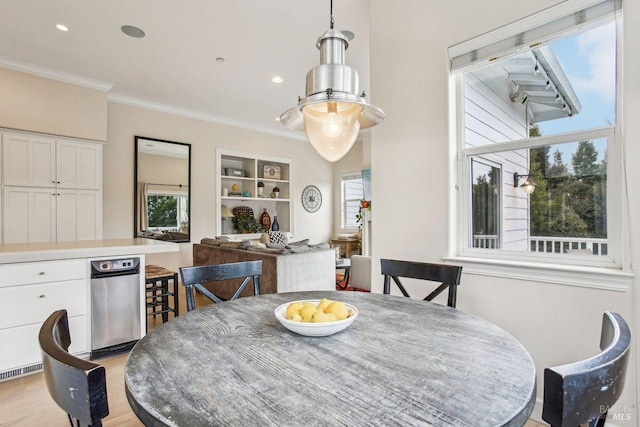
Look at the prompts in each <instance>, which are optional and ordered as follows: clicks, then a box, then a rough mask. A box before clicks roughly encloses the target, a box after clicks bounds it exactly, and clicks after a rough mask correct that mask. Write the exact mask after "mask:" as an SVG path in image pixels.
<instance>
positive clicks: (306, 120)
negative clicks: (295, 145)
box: [280, 0, 384, 162]
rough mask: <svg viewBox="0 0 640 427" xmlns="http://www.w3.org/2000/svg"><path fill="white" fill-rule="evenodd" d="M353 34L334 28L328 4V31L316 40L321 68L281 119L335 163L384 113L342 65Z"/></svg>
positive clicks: (351, 71)
mask: <svg viewBox="0 0 640 427" xmlns="http://www.w3.org/2000/svg"><path fill="white" fill-rule="evenodd" d="M353 37H354V35H353V33H351V32H349V31H344V32H342V31H338V30H336V29H334V28H333V0H331V11H330V28H329V30H327V31H326V32H325V33H324V34H323V35H321V36H320V37H319V38H318V41H317V43H316V47H317V48H318V49H320V65H318V66H316V67H314V68H313V69H311V70H310V71H309V72H308V73H307V85H306V96H305V98H301V99H300V98H299V99H298V106H297V107H295V108H292V109H290V110H289V111H287V112H285V113H284V114H282V116H280V122H281V123H282V124H283V125H285V126H286V127H288V128H290V129H296V130H304V131H305V133H306V134H307V138H308V139H309V142H310V143H311V145H313V147H314V148H315V149H316V151H317V152H318V153H319V154H320V155H321V156H322V157H323V158H324V159H326V160H328V161H330V162H335V161H338V160H340V159H341V158H342V157H344V156H345V154H347V153H348V152H349V150H350V149H351V147H352V146H353V144H354V143H355V141H356V138H357V137H358V132H359V131H360V129H366V128H369V127H372V126H375V125H377V124H379V123H381V122H382V121H383V120H384V112H383V111H382V110H381V109H380V108H378V107H375V106H373V105H370V104H368V103H367V101H366V100H365V99H364V98H365V93H364V92H362V93H361V94H360V95H358V92H359V85H360V83H359V80H358V72H357V71H356V70H354V69H353V68H351V67H349V66H347V65H345V51H346V50H347V48H348V47H349V42H350V41H351V40H353Z"/></svg>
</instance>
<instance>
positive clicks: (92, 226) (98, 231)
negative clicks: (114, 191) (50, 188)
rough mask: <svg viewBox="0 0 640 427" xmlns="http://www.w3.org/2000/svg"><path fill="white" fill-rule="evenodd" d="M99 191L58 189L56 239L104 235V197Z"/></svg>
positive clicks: (71, 239)
mask: <svg viewBox="0 0 640 427" xmlns="http://www.w3.org/2000/svg"><path fill="white" fill-rule="evenodd" d="M100 194H101V193H100V192H99V191H91V190H58V192H57V193H56V216H57V221H56V240H57V241H58V242H67V241H75V240H99V239H101V235H102V197H100Z"/></svg>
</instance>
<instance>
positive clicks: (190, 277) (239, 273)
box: [180, 260, 262, 311]
mask: <svg viewBox="0 0 640 427" xmlns="http://www.w3.org/2000/svg"><path fill="white" fill-rule="evenodd" d="M180 276H181V277H182V284H183V285H184V286H185V293H186V297H187V311H191V310H195V308H196V301H195V294H194V292H195V291H194V289H195V290H197V291H198V292H199V293H201V294H203V295H204V296H206V297H207V298H209V299H210V300H211V301H213V302H215V303H220V302H222V301H227V300H234V299H237V298H238V297H240V294H241V293H242V291H243V290H244V288H245V287H246V286H247V284H249V282H250V281H251V280H253V293H254V294H255V295H260V276H262V260H258V261H244V262H233V263H228V264H216V265H202V266H197V267H182V268H180ZM229 279H244V280H243V281H242V283H241V284H240V286H238V289H237V290H236V291H235V293H234V294H233V296H232V297H231V298H223V297H220V296H218V295H216V294H214V293H213V292H211V291H210V290H209V289H207V288H206V287H205V286H204V284H205V283H207V282H217V281H220V280H229Z"/></svg>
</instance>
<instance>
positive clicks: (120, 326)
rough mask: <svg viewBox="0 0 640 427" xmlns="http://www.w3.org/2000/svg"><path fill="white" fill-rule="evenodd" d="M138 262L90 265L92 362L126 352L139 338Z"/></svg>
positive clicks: (104, 262) (138, 260)
mask: <svg viewBox="0 0 640 427" xmlns="http://www.w3.org/2000/svg"><path fill="white" fill-rule="evenodd" d="M140 292H141V285H140V258H123V259H109V260H100V261H91V358H92V359H95V358H99V357H103V356H107V355H110V354H114V353H118V352H122V351H126V350H129V349H130V348H131V347H133V346H134V345H135V343H136V342H137V341H138V340H139V339H140V338H141V337H142V334H141V328H140V325H141V322H140V304H141V302H140Z"/></svg>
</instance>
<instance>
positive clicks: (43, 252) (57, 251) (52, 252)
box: [0, 238, 179, 264]
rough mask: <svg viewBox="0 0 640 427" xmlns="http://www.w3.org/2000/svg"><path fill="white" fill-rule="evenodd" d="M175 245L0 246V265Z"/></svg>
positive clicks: (130, 252)
mask: <svg viewBox="0 0 640 427" xmlns="http://www.w3.org/2000/svg"><path fill="white" fill-rule="evenodd" d="M178 249H179V246H178V244H177V243H171V242H167V241H161V240H153V239H141V238H131V239H110V240H80V241H74V242H44V243H8V244H0V264H9V263H16V262H34V261H51V260H59V259H73V258H99V257H105V256H120V255H125V256H126V255H136V254H149V253H160V252H177V251H178Z"/></svg>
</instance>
